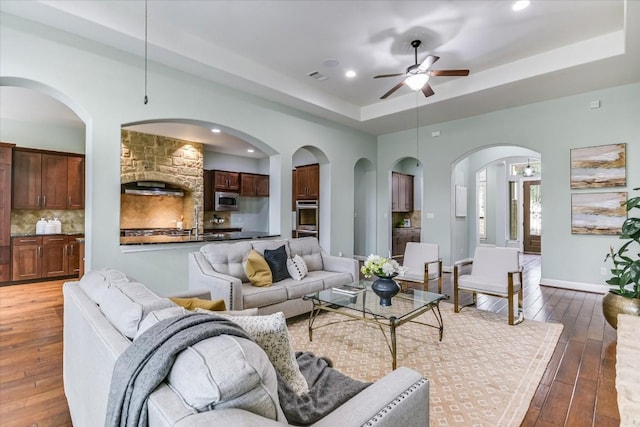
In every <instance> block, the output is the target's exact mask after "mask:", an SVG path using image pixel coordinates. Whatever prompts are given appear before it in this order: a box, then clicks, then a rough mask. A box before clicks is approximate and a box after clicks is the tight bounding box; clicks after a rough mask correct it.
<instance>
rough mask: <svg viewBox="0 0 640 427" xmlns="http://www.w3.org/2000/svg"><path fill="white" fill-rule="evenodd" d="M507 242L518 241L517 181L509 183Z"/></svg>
mask: <svg viewBox="0 0 640 427" xmlns="http://www.w3.org/2000/svg"><path fill="white" fill-rule="evenodd" d="M509 240H518V181H510V182H509Z"/></svg>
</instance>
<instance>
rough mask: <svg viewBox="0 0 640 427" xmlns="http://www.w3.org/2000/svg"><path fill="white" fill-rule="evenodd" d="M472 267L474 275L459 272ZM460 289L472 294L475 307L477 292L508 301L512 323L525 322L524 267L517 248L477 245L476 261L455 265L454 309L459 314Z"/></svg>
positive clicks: (470, 260)
mask: <svg viewBox="0 0 640 427" xmlns="http://www.w3.org/2000/svg"><path fill="white" fill-rule="evenodd" d="M469 264H471V265H472V267H471V274H465V275H460V269H461V268H462V267H463V266H465V265H469ZM461 290H463V291H470V292H472V293H473V304H475V303H476V294H477V293H481V294H486V295H493V296H497V297H500V298H507V300H508V303H507V305H508V312H509V324H510V325H515V324H518V323H520V322H522V321H523V320H524V314H523V312H522V267H520V260H519V251H518V249H516V248H497V247H488V246H478V247H477V248H476V251H475V254H474V256H473V259H467V260H462V261H458V262H456V263H455V264H454V266H453V310H454V311H455V312H456V313H458V312H459V311H460V307H458V305H459V295H458V294H459V292H460V291H461ZM516 293H517V294H518V300H517V312H518V313H517V314H518V318H517V319H515V311H516V302H515V299H514V297H515V294H516Z"/></svg>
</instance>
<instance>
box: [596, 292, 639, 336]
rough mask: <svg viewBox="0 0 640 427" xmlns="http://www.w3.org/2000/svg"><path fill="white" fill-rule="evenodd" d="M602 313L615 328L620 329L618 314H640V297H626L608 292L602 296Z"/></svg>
mask: <svg viewBox="0 0 640 427" xmlns="http://www.w3.org/2000/svg"><path fill="white" fill-rule="evenodd" d="M602 313H603V314H604V318H605V319H607V322H608V323H609V324H610V325H611V327H613V328H614V329H618V314H620V313H624V314H631V315H634V316H640V298H626V297H623V296H620V295H618V294H614V293H611V292H608V293H607V294H606V295H605V296H604V297H603V298H602Z"/></svg>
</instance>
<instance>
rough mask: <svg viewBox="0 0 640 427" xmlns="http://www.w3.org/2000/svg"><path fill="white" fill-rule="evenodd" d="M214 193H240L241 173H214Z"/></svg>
mask: <svg viewBox="0 0 640 427" xmlns="http://www.w3.org/2000/svg"><path fill="white" fill-rule="evenodd" d="M213 182H214V191H231V192H239V191H240V172H227V171H213Z"/></svg>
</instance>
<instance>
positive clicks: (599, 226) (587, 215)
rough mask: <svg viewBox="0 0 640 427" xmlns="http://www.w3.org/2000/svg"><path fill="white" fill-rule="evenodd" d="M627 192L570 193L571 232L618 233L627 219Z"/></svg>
mask: <svg viewBox="0 0 640 427" xmlns="http://www.w3.org/2000/svg"><path fill="white" fill-rule="evenodd" d="M626 200H627V192H626V191H621V192H610V193H579V194H572V195H571V233H573V234H620V232H621V231H622V223H623V222H624V220H625V219H627V210H626V208H625V206H623V203H624V202H625V201H626Z"/></svg>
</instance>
